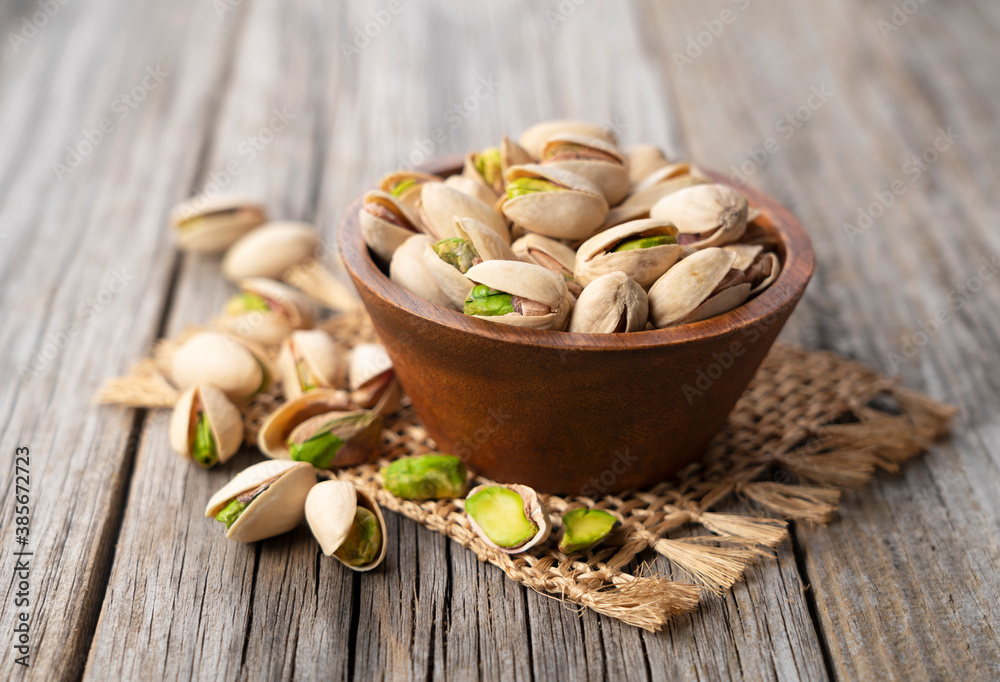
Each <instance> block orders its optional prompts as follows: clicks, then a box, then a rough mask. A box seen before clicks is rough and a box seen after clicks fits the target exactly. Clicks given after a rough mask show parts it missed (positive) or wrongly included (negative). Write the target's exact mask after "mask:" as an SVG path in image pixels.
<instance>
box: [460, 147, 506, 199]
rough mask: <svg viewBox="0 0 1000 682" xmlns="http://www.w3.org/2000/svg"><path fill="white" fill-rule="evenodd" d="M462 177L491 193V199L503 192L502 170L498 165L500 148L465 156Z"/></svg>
mask: <svg viewBox="0 0 1000 682" xmlns="http://www.w3.org/2000/svg"><path fill="white" fill-rule="evenodd" d="M462 177H465V178H468V179H469V180H472V181H473V182H476V183H478V184H480V185H482V186H483V187H486V188H487V189H489V190H490V191H491V192H492V193H493V198H494V199H496V197H498V196H500V194H501V193H502V192H503V169H502V167H501V164H500V148H499V147H489V148H487V149H484V150H482V151H479V152H469V153H468V154H466V155H465V166H464V167H463V168H462Z"/></svg>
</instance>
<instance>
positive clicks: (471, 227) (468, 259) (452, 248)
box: [424, 218, 517, 308]
mask: <svg viewBox="0 0 1000 682" xmlns="http://www.w3.org/2000/svg"><path fill="white" fill-rule="evenodd" d="M455 231H456V232H457V233H458V235H459V236H457V237H449V238H448V239H442V240H441V241H439V242H437V243H436V244H432V245H430V246H428V247H427V249H425V251H424V265H425V266H426V267H427V272H429V273H430V275H431V277H433V278H434V281H435V282H437V285H438V286H439V287H441V291H443V292H444V293H445V295H446V296H447V297H448V299H449V300H450V301H451V303H452V305H453V306H454V307H456V308H460V307H462V306H463V305H464V304H465V299H466V298H467V297H468V295H469V292H470V291H471V290H472V286H473V284H472V281H471V280H470V279H469V278H468V277H466V276H465V273H466V272H468V271H469V268H471V267H472V266H473V265H477V264H478V263H482V262H483V261H487V260H517V256H516V255H515V254H514V252H513V251H512V250H511V248H510V247H509V246H507V244H505V243H504V241H503V240H502V239H501V238H500V237H499V236H497V234H496V233H495V232H494V231H493V230H491V229H490V228H488V227H487V226H486V225H484V224H483V223H481V222H479V221H478V220H476V219H475V218H458V219H456V220H455Z"/></svg>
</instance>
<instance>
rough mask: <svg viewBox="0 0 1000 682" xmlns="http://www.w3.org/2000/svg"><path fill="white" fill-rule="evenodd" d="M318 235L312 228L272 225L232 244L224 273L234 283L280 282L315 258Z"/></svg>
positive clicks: (299, 224)
mask: <svg viewBox="0 0 1000 682" xmlns="http://www.w3.org/2000/svg"><path fill="white" fill-rule="evenodd" d="M318 246H319V235H317V234H316V230H314V229H313V227H312V225H309V224H307V223H296V222H272V223H265V224H264V225H261V226H260V227H258V228H257V229H256V230H254V231H253V232H250V233H249V234H247V235H246V236H244V237H242V238H241V239H240V240H239V241H238V242H236V243H235V244H233V245H232V246H231V247H230V248H229V250H228V251H227V252H226V256H225V258H223V259H222V272H223V274H225V276H226V277H227V278H229V279H230V280H231V281H233V282H238V281H240V280H241V279H246V278H248V277H267V278H268V279H281V276H282V275H283V274H285V272H287V271H288V270H289V269H291V268H292V267H293V266H295V265H298V264H299V263H301V262H302V261H304V260H307V259H309V258H312V257H313V255H314V254H315V252H316V248H317V247H318Z"/></svg>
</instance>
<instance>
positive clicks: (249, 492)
mask: <svg viewBox="0 0 1000 682" xmlns="http://www.w3.org/2000/svg"><path fill="white" fill-rule="evenodd" d="M315 484H316V473H315V469H313V468H312V466H310V465H309V464H307V463H305V462H288V461H280V460H271V461H268V462H260V463H259V464H254V465H253V466H251V467H247V468H246V469H244V470H243V471H241V472H240V473H239V474H237V475H236V477H235V478H233V480H231V481H230V482H229V483H227V484H226V485H225V486H223V488H222V489H221V490H219V491H218V492H217V493H215V494H214V495H212V499H210V500H209V501H208V506H207V507H206V508H205V516H206V517H210V518H213V517H214V518H215V519H216V520H218V521H220V522H222V523H225V524H226V529H227V530H226V537H227V538H230V539H231V540H236V541H237V542H256V541H258V540H263V539H265V538H270V537H274V536H275V535H281V534H282V533H287V532H288V531H290V530H292V529H293V528H295V527H296V526H297V525H299V524H300V523H301V522H302V519H303V518H304V517H305V507H306V496H307V495H308V494H309V490H310V489H311V488H312V487H313V486H314V485H315Z"/></svg>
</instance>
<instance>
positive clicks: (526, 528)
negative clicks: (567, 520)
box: [465, 484, 552, 554]
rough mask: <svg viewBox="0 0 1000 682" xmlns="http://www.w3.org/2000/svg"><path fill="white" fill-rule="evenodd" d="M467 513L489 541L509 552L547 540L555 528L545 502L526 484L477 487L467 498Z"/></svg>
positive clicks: (479, 531) (528, 547) (470, 520)
mask: <svg viewBox="0 0 1000 682" xmlns="http://www.w3.org/2000/svg"><path fill="white" fill-rule="evenodd" d="M465 514H466V516H468V517H469V523H470V525H471V526H472V529H473V530H474V531H475V532H476V534H477V535H479V537H481V538H482V539H483V541H484V542H486V544H488V545H490V546H491V547H495V548H496V549H499V550H500V551H501V552H505V553H507V554H518V553H520V552H524V551H525V550H527V549H530V548H531V547H534V546H535V545H537V544H539V543H541V542H545V540H546V539H547V538H548V537H549V533H550V532H551V531H552V525H551V523H550V521H549V515H548V512H547V511H546V509H545V505H543V504H542V501H541V498H539V497H538V493H536V492H535V491H534V490H532V489H531V488H529V487H528V486H526V485H519V484H510V485H490V486H485V485H481V486H477V487H476V488H473V489H472V490H470V491H469V495H468V497H466V498H465Z"/></svg>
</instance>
